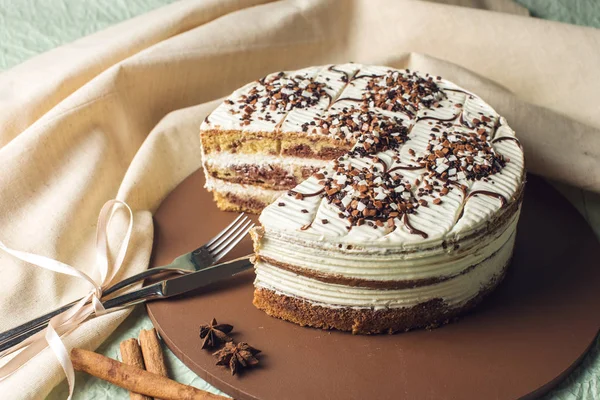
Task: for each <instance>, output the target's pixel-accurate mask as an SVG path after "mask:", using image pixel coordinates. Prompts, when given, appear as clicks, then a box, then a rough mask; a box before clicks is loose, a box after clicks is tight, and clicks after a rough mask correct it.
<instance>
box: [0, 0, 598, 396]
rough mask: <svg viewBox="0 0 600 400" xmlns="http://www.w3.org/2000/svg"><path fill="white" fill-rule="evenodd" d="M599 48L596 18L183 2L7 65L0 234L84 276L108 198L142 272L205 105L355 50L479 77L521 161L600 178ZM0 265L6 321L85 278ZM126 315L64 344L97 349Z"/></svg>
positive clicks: (129, 269) (13, 383)
mask: <svg viewBox="0 0 600 400" xmlns="http://www.w3.org/2000/svg"><path fill="white" fill-rule="evenodd" d="M466 2H467V0H464V1H461V2H460V3H463V4H465V3H466ZM452 3H456V2H454V1H453V2H452ZM493 3H494V4H500V3H506V4H513V3H510V2H504V1H503V2H493ZM469 4H472V5H475V6H477V5H478V4H479V5H480V4H484V5H485V4H486V2H479V1H475V0H473V1H471V2H470V3H469ZM513 6H514V4H513ZM510 7H511V6H507V8H506V9H505V10H506V11H511V9H510ZM515 10H516V11H515ZM512 12H514V13H520V12H519V10H518V7H516V8H514V9H513V11H512ZM599 48H600V31H598V30H595V29H592V28H582V27H575V26H570V25H565V24H560V23H555V22H547V21H541V20H536V19H532V18H528V17H525V16H521V15H515V14H506V13H500V12H492V11H486V10H481V9H475V8H464V7H458V6H456V5H445V4H437V3H430V2H421V1H411V0H402V1H394V0H378V1H368V0H348V1H346V0H334V1H328V0H309V1H281V2H274V3H267V4H262V2H261V1H241V0H240V1H234V0H226V1H225V0H222V1H219V0H207V1H202V2H198V1H191V0H189V1H179V2H176V3H173V4H172V5H170V6H167V7H163V8H161V9H159V10H156V11H154V12H151V13H148V14H146V15H143V16H141V17H138V18H134V19H132V20H130V21H127V22H124V23H122V24H119V25H116V26H114V27H112V28H110V29H107V30H105V31H103V32H99V33H97V34H94V35H91V36H89V37H86V38H83V39H80V40H78V41H76V42H74V43H72V44H69V45H67V46H63V47H61V48H58V49H56V50H53V51H50V52H48V53H46V54H43V55H41V56H38V57H35V58H33V59H31V60H30V61H27V62H25V63H24V64H22V65H20V66H17V67H15V68H13V69H12V70H9V71H7V72H5V73H3V74H2V75H0V146H1V147H0V171H2V173H1V174H0V191H1V193H2V194H3V195H2V197H1V198H0V239H1V240H3V241H5V242H7V243H10V244H11V247H13V248H18V249H19V250H23V251H28V252H33V253H37V254H43V255H45V256H47V257H51V258H54V259H58V260H61V261H63V262H65V263H68V264H70V265H73V266H75V267H77V268H79V269H80V270H81V271H82V272H85V273H90V272H91V270H92V267H91V266H92V265H93V261H94V254H95V253H94V244H95V236H94V232H95V220H96V217H97V215H98V211H99V210H100V208H101V206H102V204H103V203H104V202H105V201H107V200H109V199H111V198H117V199H119V200H122V201H126V202H127V203H128V204H129V205H130V206H131V207H132V209H133V211H134V228H133V233H132V237H131V245H130V251H129V253H128V256H127V258H126V260H125V262H124V264H123V267H122V268H121V271H120V273H119V275H118V276H117V277H115V279H120V278H123V277H124V276H127V275H131V274H133V273H136V272H139V271H141V270H143V269H144V268H146V267H147V264H148V260H149V257H150V252H151V246H152V235H153V233H152V219H151V214H152V212H154V211H155V210H156V209H157V207H158V206H159V205H160V202H161V201H162V200H163V199H164V197H165V196H166V195H167V194H168V193H169V192H170V191H171V190H172V189H174V188H175V187H176V186H177V184H178V183H180V182H181V181H182V180H183V179H185V177H187V176H188V175H189V174H190V173H192V172H193V171H195V170H196V169H197V168H199V167H200V161H201V160H200V152H199V151H198V147H199V141H198V133H197V130H198V126H199V125H200V121H202V119H203V118H204V116H205V115H206V114H208V113H209V112H210V111H211V110H212V108H213V107H214V106H215V104H216V103H215V102H211V101H213V100H215V99H218V98H221V97H223V96H225V95H227V94H228V93H230V92H231V91H233V90H234V89H236V88H237V87H239V86H241V85H243V84H244V83H247V82H249V81H251V80H254V79H257V78H259V77H261V76H263V75H266V74H267V73H270V72H273V71H277V70H285V69H296V68H301V67H304V66H309V65H317V64H326V63H335V62H347V61H356V62H362V63H374V64H384V65H390V66H393V67H398V68H410V69H418V70H421V71H426V72H430V73H432V74H435V75H442V76H444V77H445V78H448V79H450V80H453V81H455V82H456V83H458V84H460V85H462V86H464V87H466V88H468V89H470V90H473V91H475V92H476V93H477V94H478V95H480V96H481V97H482V98H484V99H485V100H486V101H487V102H489V103H490V104H491V105H492V106H494V107H495V108H496V109H497V110H498V111H499V112H500V113H501V114H502V115H504V116H505V117H506V118H507V120H508V121H509V123H510V124H511V126H512V127H513V128H514V129H515V130H516V131H517V135H518V136H519V138H520V139H521V140H522V142H523V144H524V147H525V152H526V158H527V165H528V169H529V171H530V172H533V173H536V174H540V175H542V176H545V177H548V178H553V179H557V180H561V181H563V182H566V183H568V184H571V185H575V186H579V187H582V188H586V189H589V190H593V191H596V192H600V112H599V111H600V102H598V101H597V99H596V96H597V93H598V90H599V89H600V78H598V74H597V71H598V70H599V69H600V52H599V51H598V49H599ZM114 229H115V233H114V234H113V233H111V232H109V237H120V236H119V233H122V229H124V227H123V226H119V224H118V223H117V224H116V226H115V227H114ZM119 229H121V230H119ZM111 230H112V229H111ZM113 245H114V243H113ZM0 276H1V277H2V280H3V289H2V295H1V296H2V297H1V299H2V301H1V302H0V330H2V331H3V330H6V329H9V328H11V327H13V326H15V325H17V324H19V323H22V322H24V321H26V320H28V319H31V318H32V317H35V316H37V315H40V314H42V313H44V312H47V311H49V310H51V309H53V308H56V307H58V306H60V305H63V304H65V303H67V302H70V301H72V300H74V299H76V298H78V297H81V296H83V295H84V294H85V293H86V291H87V290H88V288H87V287H83V286H82V285H79V284H78V283H77V281H76V280H74V279H72V278H69V277H66V276H56V275H55V274H52V273H46V272H44V271H39V270H37V269H35V267H33V266H31V265H28V264H26V263H24V262H20V261H18V260H16V259H14V258H11V256H10V255H7V254H4V253H1V252H0ZM126 315H127V311H121V312H117V313H113V314H109V315H104V316H101V317H98V318H96V319H94V320H92V321H90V322H88V323H86V324H84V325H83V326H81V327H79V328H77V330H75V331H74V332H73V334H72V335H70V336H69V337H67V338H66V339H65V343H66V344H67V347H69V346H79V347H84V348H88V349H93V348H95V347H96V346H98V345H99V344H100V343H101V342H102V341H103V340H104V339H105V338H106V337H107V336H108V335H109V334H110V333H111V332H112V331H113V330H114V329H115V327H116V326H117V325H118V324H119V323H120V322H121V321H122V320H123V318H124V317H125V316H126ZM32 377H34V379H32ZM63 378H64V376H63V375H62V374H61V368H60V365H59V364H58V362H57V361H56V360H55V359H54V358H53V356H52V354H51V352H50V351H49V350H48V349H47V350H45V351H44V352H42V354H40V356H38V357H36V358H35V359H34V360H32V361H30V362H29V363H28V364H26V365H25V366H24V367H23V368H21V369H20V370H19V371H17V372H16V373H15V374H14V375H13V376H11V377H10V378H8V379H7V380H5V381H3V382H2V383H0V385H1V386H2V390H3V393H4V395H5V396H7V398H11V399H13V398H14V399H19V398H23V399H25V398H28V399H30V398H42V397H44V396H45V395H46V394H47V393H48V392H49V391H50V389H51V388H52V387H53V386H54V385H56V384H57V383H58V382H59V381H60V380H62V379H63Z"/></svg>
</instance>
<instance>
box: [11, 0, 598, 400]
mask: <svg viewBox="0 0 600 400" xmlns="http://www.w3.org/2000/svg"><path fill="white" fill-rule="evenodd" d="M517 1H518V3H520V4H522V5H523V6H525V7H527V8H528V9H529V10H530V12H531V15H532V16H534V17H538V18H544V19H549V20H555V21H561V22H565V23H571V24H578V25H587V26H593V27H596V28H600V0H517ZM172 2H173V0H0V70H5V69H8V68H10V67H12V66H14V65H16V64H18V63H20V62H22V61H24V60H26V59H28V58H30V57H32V56H34V55H36V54H39V53H42V52H44V51H47V50H50V49H52V48H54V47H56V46H60V45H62V44H64V43H68V42H71V41H73V40H75V39H78V38H80V37H82V36H85V35H88V34H90V33H93V32H96V31H98V30H100V29H103V28H106V27H108V26H110V25H113V24H116V23H118V22H120V21H123V20H126V19H129V18H132V17H134V16H136V15H139V14H142V13H144V12H147V11H149V10H152V9H154V8H157V7H160V6H162V5H165V4H169V3H172ZM554 185H555V186H556V187H557V188H558V189H559V190H560V192H561V193H563V195H565V196H566V197H567V198H568V199H569V200H570V201H571V203H572V204H573V205H574V206H575V207H576V208H577V209H578V210H579V212H580V213H581V214H582V215H583V216H584V217H585V218H586V220H587V221H588V222H589V223H590V225H591V226H592V227H593V228H594V231H595V232H596V235H597V236H598V238H600V196H599V195H596V194H593V193H589V192H585V191H583V190H580V189H576V188H571V187H567V186H564V185H559V184H554ZM150 327H152V323H151V322H150V319H149V318H148V316H147V314H146V312H145V309H144V308H143V307H137V308H136V309H135V310H134V311H133V312H132V314H131V315H130V316H129V317H128V318H127V320H126V321H125V322H124V323H123V324H122V325H121V326H119V328H118V329H117V330H116V331H115V332H114V333H113V334H112V335H111V336H110V338H109V339H108V340H107V341H106V342H105V343H104V344H103V345H102V346H101V347H100V348H99V349H98V351H99V352H101V353H102V354H105V355H107V356H108V357H112V358H117V359H118V358H119V343H120V342H121V341H122V340H124V339H126V338H129V337H137V336H138V333H139V331H140V329H149V328H150ZM549 351H551V349H549ZM165 353H166V357H167V363H168V365H167V367H168V368H169V372H170V375H171V377H173V378H174V379H176V380H177V381H179V382H182V383H185V384H189V385H193V386H196V387H198V388H201V389H205V390H209V391H211V392H214V393H221V392H219V391H218V390H217V389H215V388H213V387H212V386H210V385H209V384H208V383H206V382H205V381H203V380H202V379H200V378H199V377H198V376H196V374H195V373H194V372H192V371H191V370H189V369H188V368H187V367H186V366H185V365H184V364H183V363H182V362H181V361H179V360H178V359H177V358H176V357H175V356H174V355H173V353H171V352H170V351H169V350H168V349H165ZM76 382H77V384H76V388H75V393H74V396H73V398H74V399H87V400H93V399H107V398H111V399H121V398H123V399H125V398H128V395H127V392H126V391H125V390H123V389H120V388H118V387H115V386H113V385H111V384H109V383H106V382H104V381H102V380H99V379H96V378H94V377H91V376H89V375H86V374H82V373H77V375H76ZM67 395H68V387H67V385H66V382H63V383H62V384H61V385H59V386H58V387H56V388H55V389H54V390H53V391H52V393H51V394H50V396H49V397H48V398H49V399H65V398H66V397H67ZM544 399H553V400H559V399H561V400H562V399H600V340H598V339H597V340H596V343H595V345H594V346H593V347H592V349H591V350H590V352H589V353H588V354H587V355H586V357H585V359H584V360H583V362H582V363H581V365H580V366H579V367H577V369H576V370H575V371H574V372H573V373H572V374H571V375H570V376H569V377H568V378H567V379H566V380H565V381H563V382H562V383H561V384H559V385H558V386H557V387H556V388H555V389H554V390H553V391H552V392H551V393H550V394H548V395H547V396H545V397H544Z"/></svg>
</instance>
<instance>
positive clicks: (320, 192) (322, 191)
mask: <svg viewBox="0 0 600 400" xmlns="http://www.w3.org/2000/svg"><path fill="white" fill-rule="evenodd" d="M324 192H325V188H321V190H318V191H316V192H314V193H300V192H297V191H295V190H289V191H288V196H296V197H298V198H301V199H303V198H305V197H314V196H318V195H320V194H323V193H324Z"/></svg>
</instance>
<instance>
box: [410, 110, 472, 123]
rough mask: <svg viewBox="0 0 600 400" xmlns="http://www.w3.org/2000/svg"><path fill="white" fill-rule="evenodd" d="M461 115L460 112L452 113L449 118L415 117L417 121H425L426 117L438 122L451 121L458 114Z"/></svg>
mask: <svg viewBox="0 0 600 400" xmlns="http://www.w3.org/2000/svg"><path fill="white" fill-rule="evenodd" d="M460 115H462V112H461V113H460V114H457V115H454V116H452V117H450V118H438V117H427V116H425V117H417V122H418V121H426V120H428V119H430V120H432V121H439V122H452V121H454V120H455V119H456V118H457V117H458V116H460Z"/></svg>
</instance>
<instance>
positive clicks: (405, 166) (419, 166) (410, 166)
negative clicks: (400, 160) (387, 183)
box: [387, 164, 425, 174]
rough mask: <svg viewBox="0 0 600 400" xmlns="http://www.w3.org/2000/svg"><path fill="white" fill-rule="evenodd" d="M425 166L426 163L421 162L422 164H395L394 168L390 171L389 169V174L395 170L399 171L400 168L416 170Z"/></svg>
mask: <svg viewBox="0 0 600 400" xmlns="http://www.w3.org/2000/svg"><path fill="white" fill-rule="evenodd" d="M423 168H425V164H420V165H398V166H395V167H394V168H392V169H390V170H389V171H387V173H388V174H390V173H392V172H394V171H398V170H406V171H416V170H418V169H423Z"/></svg>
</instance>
